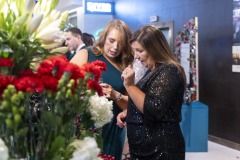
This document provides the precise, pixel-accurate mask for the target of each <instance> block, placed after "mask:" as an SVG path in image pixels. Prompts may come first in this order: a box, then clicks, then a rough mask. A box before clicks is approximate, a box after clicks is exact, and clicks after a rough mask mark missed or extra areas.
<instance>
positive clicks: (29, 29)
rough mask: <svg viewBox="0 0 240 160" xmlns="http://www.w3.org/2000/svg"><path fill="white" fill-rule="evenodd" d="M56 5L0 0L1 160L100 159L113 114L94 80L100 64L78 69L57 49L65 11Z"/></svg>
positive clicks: (103, 67) (46, 0) (101, 68)
mask: <svg viewBox="0 0 240 160" xmlns="http://www.w3.org/2000/svg"><path fill="white" fill-rule="evenodd" d="M57 3H58V0H51V1H49V0H38V2H37V3H35V1H33V0H22V1H19V0H6V1H0V9H1V13H0V159H3V160H7V159H8V158H10V159H12V158H13V159H20V158H27V159H33V160H38V159H49V160H51V159H63V160H68V159H98V158H100V157H101V154H99V153H100V149H99V148H98V146H99V147H100V148H101V138H100V137H101V136H100V134H101V127H102V126H103V125H104V124H106V123H108V122H109V121H110V119H111V118H112V116H113V115H112V111H111V110H112V101H108V100H107V99H106V98H104V97H102V88H101V86H100V85H99V83H98V82H99V78H100V76H101V72H102V71H104V70H106V64H105V63H104V62H101V61H95V62H92V63H86V64H85V65H83V66H82V67H78V66H77V65H75V64H71V63H69V62H68V61H67V59H66V58H65V56H64V55H62V53H64V52H65V51H66V48H64V47H61V44H62V40H63V37H62V33H61V31H60V30H61V27H62V26H63V25H64V23H65V21H66V18H67V12H64V13H60V12H58V11H55V10H54V8H55V7H56V5H57ZM103 106H104V107H103ZM92 128H93V129H92ZM96 142H97V143H96ZM88 144H91V146H88V147H86V145H88ZM83 152H84V154H81V153H83Z"/></svg>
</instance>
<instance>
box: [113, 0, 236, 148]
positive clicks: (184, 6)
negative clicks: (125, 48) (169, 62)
mask: <svg viewBox="0 0 240 160" xmlns="http://www.w3.org/2000/svg"><path fill="white" fill-rule="evenodd" d="M115 3H116V15H115V18H118V19H122V20H124V21H125V22H126V23H127V24H128V25H129V26H130V27H131V29H132V31H134V30H136V29H137V28H138V27H139V26H141V25H145V24H151V23H150V20H149V19H150V16H153V15H156V16H159V18H160V22H167V21H172V20H173V21H174V39H175V36H176V35H177V32H178V31H180V30H182V28H183V25H184V24H185V22H187V21H188V20H189V19H191V18H193V17H198V22H199V27H198V30H199V87H200V89H199V91H200V94H199V99H200V101H201V102H203V103H205V104H206V105H208V107H209V134H210V135H213V136H216V137H219V138H222V139H224V140H229V141H231V142H235V143H238V144H240V136H239V135H240V127H239V123H240V91H239V90H240V73H233V72H232V59H231V56H232V44H233V38H232V37H233V25H232V24H233V21H232V9H233V1H232V0H131V1H130V0H115Z"/></svg>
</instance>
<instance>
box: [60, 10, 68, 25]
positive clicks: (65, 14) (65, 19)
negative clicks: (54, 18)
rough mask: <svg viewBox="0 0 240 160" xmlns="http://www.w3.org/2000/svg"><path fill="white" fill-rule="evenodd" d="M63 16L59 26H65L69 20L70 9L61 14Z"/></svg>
mask: <svg viewBox="0 0 240 160" xmlns="http://www.w3.org/2000/svg"><path fill="white" fill-rule="evenodd" d="M61 17H62V21H61V23H60V25H59V28H63V27H64V25H65V24H66V21H67V18H68V11H65V12H63V13H62V14H61Z"/></svg>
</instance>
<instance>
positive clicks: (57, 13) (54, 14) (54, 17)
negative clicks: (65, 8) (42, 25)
mask: <svg viewBox="0 0 240 160" xmlns="http://www.w3.org/2000/svg"><path fill="white" fill-rule="evenodd" d="M60 15H61V13H60V11H57V10H52V11H51V13H50V16H49V17H50V19H51V20H53V21H55V20H57V19H58V18H60Z"/></svg>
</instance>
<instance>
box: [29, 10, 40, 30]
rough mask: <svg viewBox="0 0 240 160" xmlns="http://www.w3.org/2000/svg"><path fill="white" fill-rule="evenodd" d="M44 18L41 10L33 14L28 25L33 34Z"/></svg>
mask: <svg viewBox="0 0 240 160" xmlns="http://www.w3.org/2000/svg"><path fill="white" fill-rule="evenodd" d="M42 19H43V13H41V12H38V13H36V14H34V15H33V17H32V19H31V20H30V23H29V25H28V27H29V32H30V33H31V34H32V33H33V32H35V31H36V30H37V28H38V27H39V25H40V23H41V22H42Z"/></svg>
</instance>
